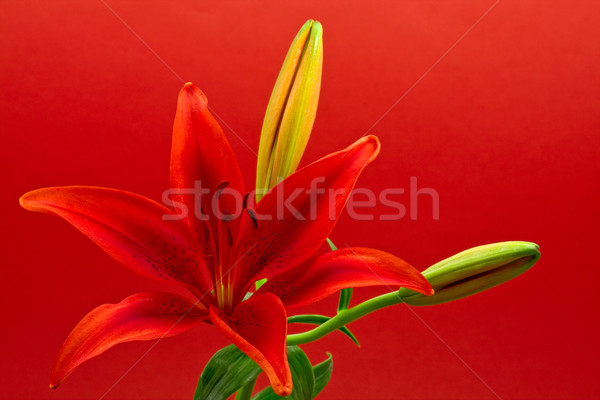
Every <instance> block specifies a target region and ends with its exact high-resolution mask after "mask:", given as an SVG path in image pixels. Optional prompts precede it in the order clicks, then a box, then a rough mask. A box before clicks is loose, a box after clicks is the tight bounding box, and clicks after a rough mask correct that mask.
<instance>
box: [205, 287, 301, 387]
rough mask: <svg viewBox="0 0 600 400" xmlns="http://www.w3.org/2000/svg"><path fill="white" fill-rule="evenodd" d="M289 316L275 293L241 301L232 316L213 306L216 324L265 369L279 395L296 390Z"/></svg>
mask: <svg viewBox="0 0 600 400" xmlns="http://www.w3.org/2000/svg"><path fill="white" fill-rule="evenodd" d="M286 318H287V316H286V313H285V308H284V307H283V304H281V300H279V299H278V298H277V297H276V296H274V295H272V294H264V295H262V296H252V297H251V298H250V299H248V300H246V301H244V302H243V303H240V304H239V305H238V306H237V307H236V308H235V310H234V311H233V313H232V314H231V315H226V314H225V313H223V312H222V311H221V310H219V309H217V308H215V307H213V306H211V307H210V319H211V320H212V323H213V325H214V326H216V327H217V329H219V330H220V331H221V332H222V333H223V334H224V335H225V336H227V337H228V338H229V340H231V341H232V342H233V344H235V345H236V346H237V347H238V348H239V349H240V350H242V351H243V352H244V353H246V355H248V357H250V358H251V359H253V360H254V361H255V362H256V363H257V364H258V365H259V366H260V367H261V368H262V370H263V371H264V372H265V374H266V375H267V377H268V378H269V381H270V382H271V386H272V387H273V390H274V391H275V393H277V394H278V395H279V396H287V395H289V394H290V393H291V392H292V374H291V371H290V367H289V365H288V362H287V351H286V335H287V321H286Z"/></svg>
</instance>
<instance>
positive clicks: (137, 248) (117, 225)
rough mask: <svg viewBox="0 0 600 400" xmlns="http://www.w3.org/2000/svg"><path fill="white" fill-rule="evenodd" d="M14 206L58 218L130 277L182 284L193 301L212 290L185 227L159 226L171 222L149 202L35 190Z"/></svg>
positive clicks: (82, 189)
mask: <svg viewBox="0 0 600 400" xmlns="http://www.w3.org/2000/svg"><path fill="white" fill-rule="evenodd" d="M19 201H20V203H21V206H23V207H24V208H26V209H28V210H30V211H42V212H48V213H52V214H56V215H58V216H59V217H62V218H64V219H65V220H66V221H67V222H69V223H70V224H72V225H73V226H75V228H77V229H78V230H79V231H81V232H82V233H83V234H84V235H86V236H87V237H89V238H90V239H92V240H93V241H94V242H95V243H96V244H97V245H98V246H100V248H101V249H102V250H104V251H105V252H106V253H108V254H109V255H110V256H111V257H113V258H114V259H115V260H116V261H118V262H119V263H121V264H122V265H124V266H126V267H128V268H129V269H131V270H133V271H134V272H137V273H139V274H141V275H144V276H146V277H150V278H154V279H157V280H161V281H168V282H175V283H179V284H183V285H185V286H186V287H188V289H190V290H192V291H193V292H194V294H195V295H197V296H199V297H201V296H202V295H203V294H204V293H206V292H209V291H210V288H211V287H212V279H211V277H210V275H209V273H208V270H207V269H206V267H205V265H204V261H203V259H202V257H201V255H200V254H196V253H195V251H196V250H195V247H194V246H195V244H194V240H193V239H192V237H191V235H190V234H189V230H188V229H187V225H186V224H185V223H183V222H181V221H168V220H163V217H165V216H166V217H169V216H171V217H173V216H174V215H173V212H172V211H171V210H170V209H168V208H167V207H165V206H163V205H161V204H159V203H157V202H155V201H152V200H150V199H148V198H146V197H143V196H140V195H137V194H134V193H130V192H125V191H122V190H116V189H108V188H101V187H93V186H62V187H51V188H43V189H38V190H34V191H32V192H28V193H26V194H24V195H23V197H21V199H20V200H19ZM209 298H210V296H208V297H207V298H205V301H206V300H208V299H209Z"/></svg>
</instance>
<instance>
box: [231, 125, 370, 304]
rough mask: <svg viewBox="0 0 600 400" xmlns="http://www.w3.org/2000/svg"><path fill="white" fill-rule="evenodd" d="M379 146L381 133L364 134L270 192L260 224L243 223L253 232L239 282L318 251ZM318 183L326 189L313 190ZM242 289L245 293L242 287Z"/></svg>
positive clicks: (259, 212) (241, 255)
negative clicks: (364, 135)
mask: <svg viewBox="0 0 600 400" xmlns="http://www.w3.org/2000/svg"><path fill="white" fill-rule="evenodd" d="M379 147H380V146H379V140H378V139H377V137H375V136H367V137H364V138H361V139H359V140H358V141H356V142H355V143H354V144H352V145H351V146H350V147H348V148H346V149H345V150H342V151H338V152H336V153H332V154H330V155H328V156H326V157H324V158H321V159H320V160H318V161H316V162H314V163H312V164H310V165H308V166H307V167H304V168H303V169H301V170H299V171H298V172H296V173H295V174H293V175H291V176H289V177H288V178H287V179H285V180H283V181H282V182H281V183H279V185H277V186H275V187H274V188H273V189H272V190H271V191H270V192H269V193H268V194H267V195H265V197H263V199H262V200H261V201H260V202H259V203H258V205H257V207H256V212H255V214H256V219H257V222H256V226H257V227H254V226H253V225H252V224H246V225H245V226H244V227H243V228H244V229H245V233H246V235H247V237H244V239H243V241H242V242H241V246H240V249H239V250H238V253H237V256H238V259H239V267H238V270H239V272H237V273H236V274H237V276H238V277H239V280H238V284H239V285H244V284H246V283H247V282H248V281H251V280H255V279H260V278H269V277H271V276H273V275H275V274H278V273H281V272H283V271H285V270H287V269H290V268H292V267H294V266H296V265H298V264H299V263H301V262H302V261H304V260H306V259H307V258H309V257H310V256H312V255H313V254H314V252H315V251H316V250H317V249H318V248H319V246H321V244H322V243H323V242H324V241H325V239H326V238H327V236H328V235H329V233H330V232H331V230H332V229H333V227H334V225H335V223H336V221H337V219H338V217H339V215H340V214H341V212H342V211H343V209H344V207H345V205H346V201H347V199H348V196H349V195H350V193H351V191H352V189H353V188H354V184H355V183H356V180H357V179H358V176H359V175H360V173H361V172H362V170H363V168H364V167H365V166H367V165H368V164H369V163H370V162H371V161H372V160H373V159H374V158H375V157H376V156H377V154H378V152H379ZM313 183H314V184H316V186H314V185H313ZM314 188H317V189H318V190H320V191H321V193H322V194H319V192H316V191H315V192H311V189H314ZM311 193H315V194H316V195H315V194H311ZM336 194H337V195H336ZM282 200H291V201H289V204H290V205H291V207H283V206H282V203H283V201H282ZM294 210H297V214H296V213H295V211H294ZM264 218H270V220H264ZM237 291H238V293H239V294H240V295H243V293H241V292H243V290H242V288H241V287H238V289H237Z"/></svg>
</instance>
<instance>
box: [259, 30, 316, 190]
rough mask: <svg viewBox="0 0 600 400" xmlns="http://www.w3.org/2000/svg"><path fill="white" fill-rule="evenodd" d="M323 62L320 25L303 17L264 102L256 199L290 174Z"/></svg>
mask: <svg viewBox="0 0 600 400" xmlns="http://www.w3.org/2000/svg"><path fill="white" fill-rule="evenodd" d="M322 66H323V28H322V26H321V24H320V23H319V22H318V21H313V20H309V21H307V22H306V23H305V24H304V25H303V26H302V28H301V29H300V31H299V32H298V34H297V35H296V37H295V39H294V41H293V42H292V45H291V46H290V49H289V50H288V53H287V55H286V57H285V60H284V62H283V66H282V67H281V71H280V72H279V76H278V77H277V81H276V82H275V87H274V88H273V92H272V93H271V99H270V100H269V104H268V106H267V111H266V113H265V119H264V122H263V127H262V132H261V136H260V145H259V148H258V165H257V170H256V191H257V200H260V199H261V198H262V196H263V195H264V192H266V191H267V190H269V189H270V188H272V187H273V186H275V185H276V184H277V183H278V180H279V179H283V178H286V177H288V176H289V175H290V174H292V173H293V172H294V171H295V170H296V168H297V167H298V164H299V163H300V159H301V158H302V154H303V153H304V149H305V148H306V144H307V143H308V138H309V137H310V132H311V130H312V126H313V123H314V121H315V116H316V114H317V104H318V103H319V92H320V89H321V70H322Z"/></svg>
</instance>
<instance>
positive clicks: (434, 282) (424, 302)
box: [287, 242, 540, 346]
mask: <svg viewBox="0 0 600 400" xmlns="http://www.w3.org/2000/svg"><path fill="white" fill-rule="evenodd" d="M539 258H540V248H539V246H538V245H537V244H535V243H530V242H500V243H493V244H488V245H484V246H478V247H473V248H471V249H469V250H465V251H463V252H461V253H458V254H456V255H454V256H452V257H450V258H447V259H445V260H442V261H440V262H438V263H436V264H434V265H432V266H431V267H429V268H427V269H426V270H425V271H423V272H422V274H423V276H424V277H425V278H427V280H428V281H429V283H430V284H431V287H432V288H433V289H434V291H435V293H434V294H433V295H428V296H427V295H421V294H418V293H414V292H411V291H409V290H405V289H404V288H400V289H399V290H398V291H394V292H391V293H387V294H383V295H380V296H377V297H374V298H372V299H369V300H367V301H365V302H362V303H360V304H358V305H356V306H354V307H352V308H349V309H346V310H341V311H339V312H338V314H337V315H335V316H334V317H332V318H330V319H329V320H328V321H326V322H324V323H323V324H321V325H319V326H318V327H316V328H314V329H312V330H310V331H307V332H303V333H298V334H293V335H288V336H287V344H288V346H289V345H298V344H303V343H309V342H313V341H315V340H317V339H320V338H322V337H324V336H326V335H328V334H330V333H331V332H334V331H335V330H337V329H340V328H341V327H343V326H345V325H347V324H349V323H351V322H354V321H356V320H357V319H359V318H362V317H364V316H365V315H368V314H370V313H372V312H374V311H377V310H380V309H382V308H385V307H389V306H392V305H396V304H401V303H405V304H407V305H411V306H429V305H436V304H440V303H445V302H449V301H453V300H458V299H461V298H464V297H467V296H471V295H474V294H477V293H479V292H482V291H484V290H487V289H490V288H492V287H494V286H498V285H500V284H502V283H504V282H506V281H509V280H511V279H513V278H516V277H517V276H519V275H521V274H522V273H523V272H525V271H527V270H528V269H529V268H531V267H532V266H533V265H534V264H535V263H536V262H537V261H538V260H539Z"/></svg>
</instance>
